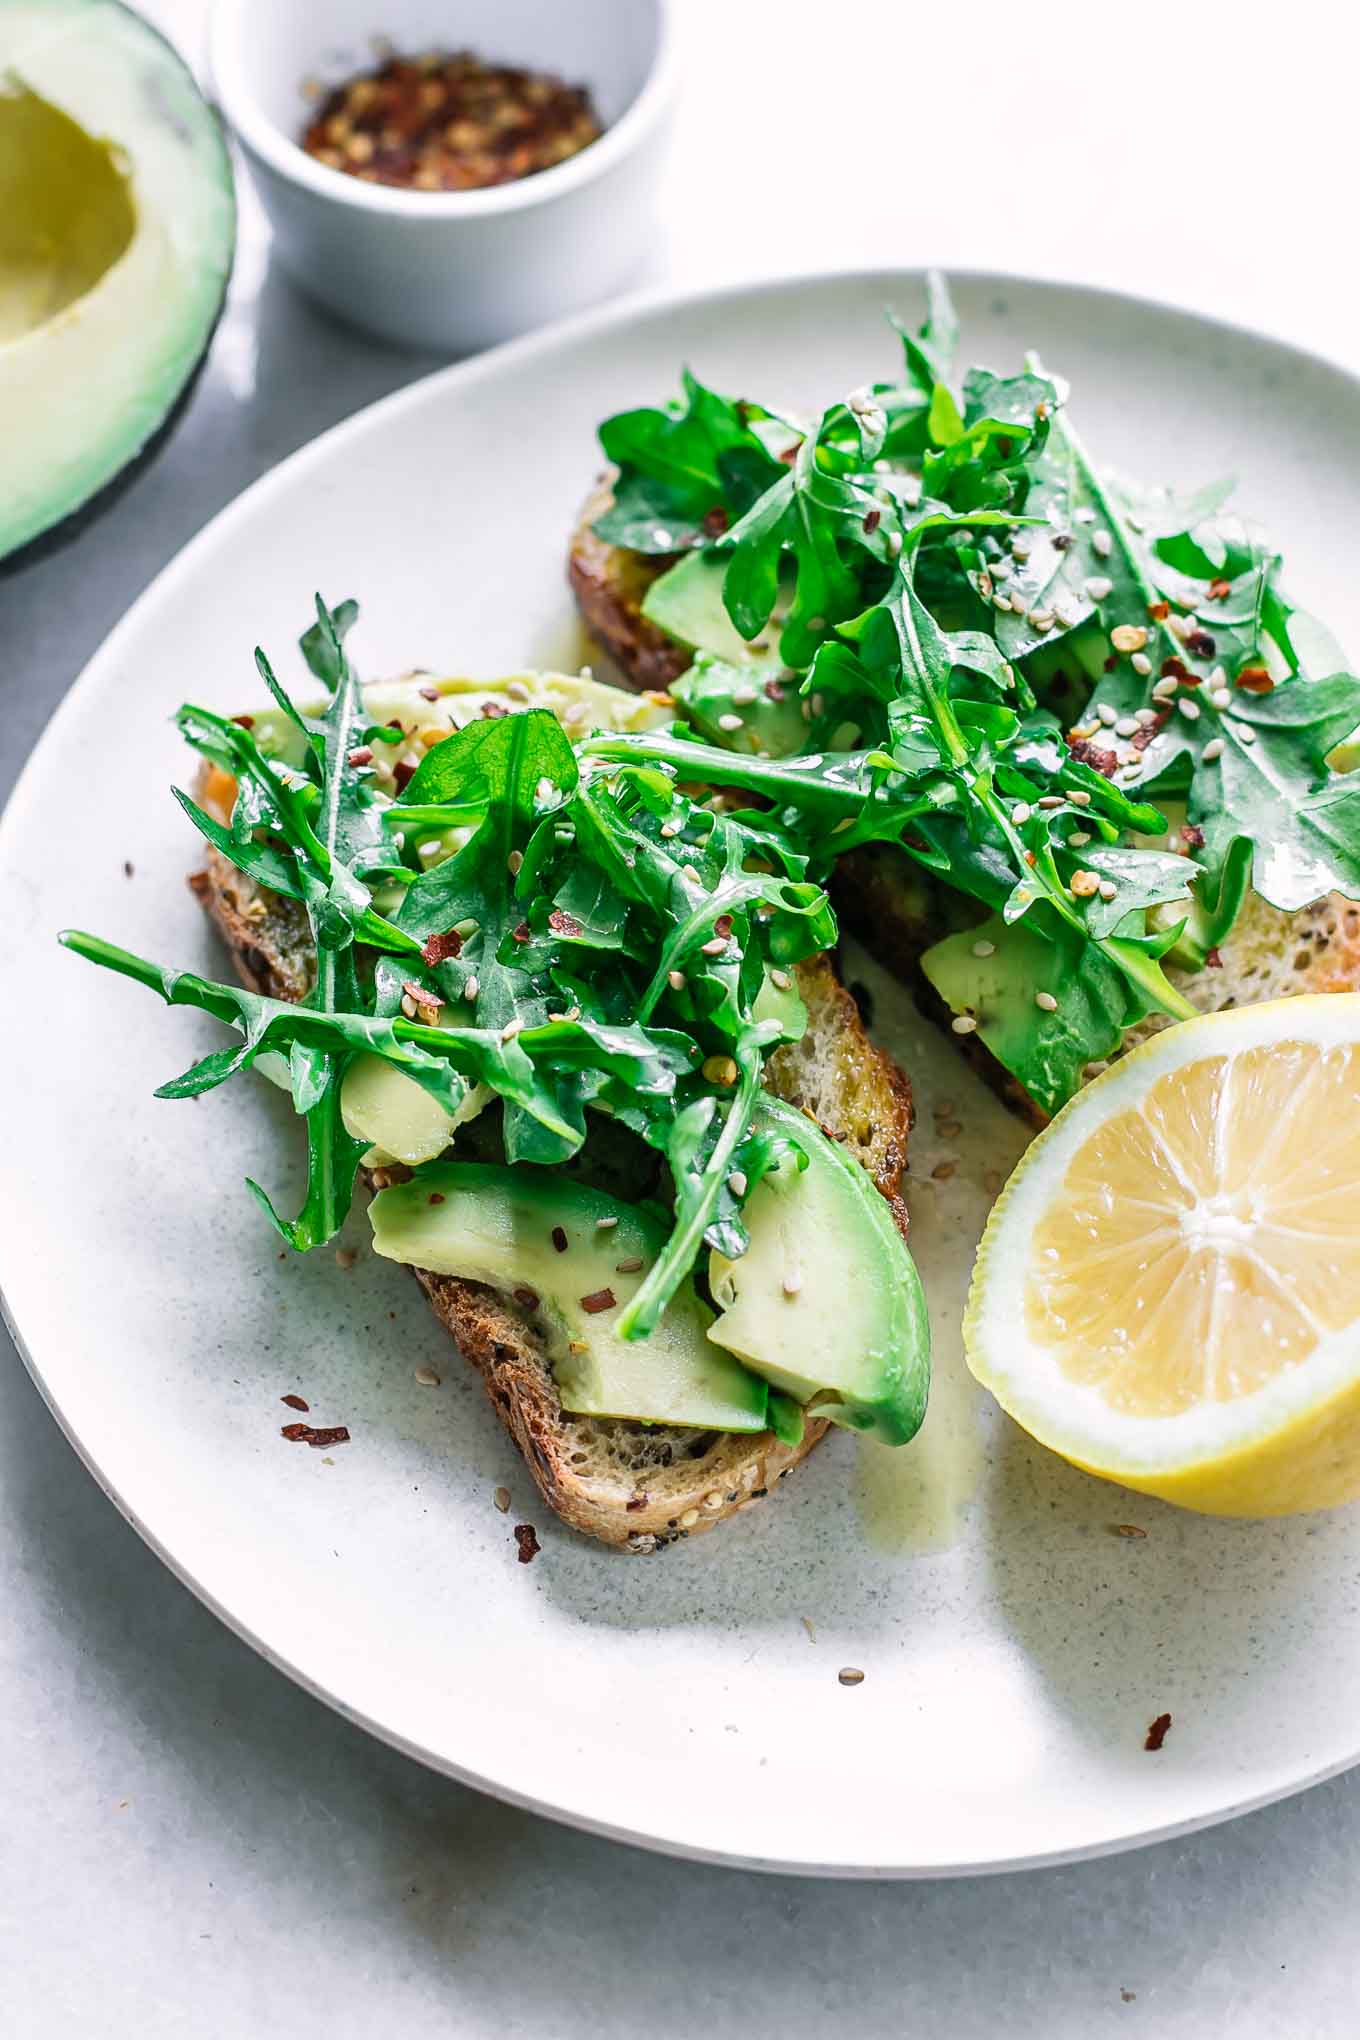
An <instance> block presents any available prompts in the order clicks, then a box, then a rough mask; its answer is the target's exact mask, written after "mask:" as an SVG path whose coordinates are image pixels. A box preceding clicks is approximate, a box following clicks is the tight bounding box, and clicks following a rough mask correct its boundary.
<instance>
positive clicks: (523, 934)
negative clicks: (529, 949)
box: [510, 921, 529, 942]
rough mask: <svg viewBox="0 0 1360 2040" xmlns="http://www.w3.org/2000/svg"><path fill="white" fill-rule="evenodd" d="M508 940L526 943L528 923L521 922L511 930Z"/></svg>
mask: <svg viewBox="0 0 1360 2040" xmlns="http://www.w3.org/2000/svg"><path fill="white" fill-rule="evenodd" d="M510 940H511V941H512V942H527V941H528V940H529V923H528V922H527V921H521V922H520V923H519V925H518V926H517V927H514V928H512V929H511V930H510Z"/></svg>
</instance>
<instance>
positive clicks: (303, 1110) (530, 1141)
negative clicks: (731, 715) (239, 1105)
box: [64, 605, 928, 1553]
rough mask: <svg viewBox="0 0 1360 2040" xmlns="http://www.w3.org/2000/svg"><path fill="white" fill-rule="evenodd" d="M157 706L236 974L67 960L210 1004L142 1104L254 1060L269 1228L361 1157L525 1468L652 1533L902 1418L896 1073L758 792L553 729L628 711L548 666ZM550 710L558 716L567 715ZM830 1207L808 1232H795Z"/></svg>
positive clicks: (895, 1434)
mask: <svg viewBox="0 0 1360 2040" xmlns="http://www.w3.org/2000/svg"><path fill="white" fill-rule="evenodd" d="M353 614H354V612H353V606H352V605H342V606H341V607H340V608H339V609H338V610H337V611H335V612H334V613H332V612H331V611H329V610H327V609H326V608H325V607H324V605H318V621H317V624H316V626H315V627H314V628H313V629H312V630H311V631H309V632H308V634H307V636H306V638H305V639H304V640H303V648H304V652H305V654H306V657H307V660H308V663H309V665H310V667H311V670H312V672H313V673H314V674H315V676H316V677H317V679H318V680H320V681H321V682H322V683H323V685H324V689H325V694H324V696H323V698H322V699H321V700H320V701H317V702H314V703H312V704H311V705H309V706H306V707H303V708H298V707H297V706H295V705H294V703H293V702H292V701H291V700H290V699H289V697H288V696H287V695H286V694H284V692H283V690H282V689H281V688H280V687H279V685H278V683H277V681H276V680H275V679H274V676H273V674H272V672H271V671H270V669H269V667H268V665H267V662H265V661H264V660H263V658H261V659H260V662H259V663H260V666H261V672H262V675H263V677H264V679H265V681H266V683H267V685H268V686H269V688H270V691H271V693H272V696H273V703H272V706H270V707H267V708H266V709H265V710H263V711H262V712H260V713H257V714H255V715H241V716H238V717H236V718H234V719H233V718H227V717H223V716H220V715H216V714H213V713H211V712H209V711H206V710H203V709H199V708H194V707H186V708H185V709H184V710H182V711H181V714H180V716H179V719H178V720H179V726H180V728H181V731H182V733H183V734H184V735H185V736H186V738H187V739H188V741H189V742H190V743H191V745H192V746H193V747H194V748H195V750H197V751H198V753H199V754H200V757H201V758H202V760H203V764H202V768H201V771H200V776H199V781H198V785H197V787H196V791H195V794H194V795H193V796H190V795H188V794H183V793H182V794H180V795H179V796H178V798H179V799H180V802H181V804H182V806H183V807H184V808H185V810H186V812H187V813H188V814H189V816H190V817H191V819H192V820H193V821H194V823H195V825H196V827H197V828H198V830H199V833H200V834H201V835H202V836H203V837H204V838H205V839H206V843H207V846H208V848H207V862H206V865H205V867H204V868H203V870H201V871H200V872H198V873H196V874H195V875H194V877H193V878H192V880H191V884H192V886H193V889H194V891H195V893H196V894H197V896H198V897H199V899H200V901H201V902H202V904H203V905H204V906H205V908H206V909H207V911H208V912H209V913H210V915H211V916H212V918H213V919H214V921H215V923H216V925H217V926H218V928H219V929H220V930H221V932H222V934H223V935H224V937H225V939H226V942H227V944H228V947H229V949H230V952H231V955H232V959H233V962H234V963H235V966H236V969H237V972H238V975H239V977H240V979H241V982H242V984H243V985H244V987H245V990H244V991H241V990H238V989H236V988H235V987H233V986H230V985H226V984H212V983H209V982H208V981H206V980H203V979H199V978H196V977H193V976H190V975H188V974H185V973H179V972H174V971H167V970H162V969H161V968H160V967H159V966H156V965H153V964H148V963H145V962H143V961H142V960H141V959H139V958H136V957H132V956H129V955H127V954H126V953H125V952H122V951H119V950H116V949H113V948H112V947H111V946H110V945H109V944H107V943H105V942H102V941H100V940H98V939H97V938H94V937H90V936H84V935H76V934H72V935H68V936H67V937H65V938H64V939H65V940H66V941H67V942H68V944H69V946H71V947H73V948H75V949H76V950H77V951H78V952H79V953H81V954H84V955H86V956H87V957H89V958H90V959H91V960H93V961H96V962H98V963H101V964H104V965H106V966H108V967H111V968H113V969H116V970H118V971H120V972H122V973H124V974H126V975H130V976H133V977H135V978H137V979H138V980H139V981H141V982H143V983H145V984H147V985H148V986H149V987H151V988H152V989H155V990H157V991H159V992H160V993H161V995H162V996H163V997H164V998H166V999H167V1001H168V1002H169V1003H172V1004H190V1005H195V1006H198V1007H199V1008H201V1009H203V1010H205V1011H207V1012H209V1013H211V1014H213V1015H215V1016H216V1017H218V1018H220V1019H222V1020H224V1021H226V1022H227V1023H228V1024H229V1025H232V1026H234V1027H236V1028H237V1029H238V1030H239V1033H240V1035H241V1036H242V1037H243V1038H242V1039H241V1040H240V1041H239V1042H238V1044H237V1045H236V1046H235V1047H232V1048H227V1049H223V1050H221V1051H220V1052H217V1053H215V1054H212V1055H209V1056H207V1057H205V1058H204V1059H203V1060H202V1061H200V1062H199V1063H197V1064H195V1065H194V1067H193V1068H192V1069H191V1070H189V1071H187V1072H186V1073H185V1074H184V1076H182V1077H181V1078H179V1079H177V1080H175V1081H174V1082H173V1083H171V1084H169V1085H166V1086H165V1087H163V1091H162V1093H161V1095H163V1096H170V1097H188V1096H195V1095H198V1094H199V1093H201V1092H202V1091H204V1090H206V1089H208V1088H211V1087H213V1086H214V1085H216V1084H217V1083H220V1082H222V1081H223V1080H224V1079H226V1078H227V1077H229V1076H231V1075H233V1074H235V1072H236V1071H238V1070H239V1069H242V1068H244V1067H247V1066H250V1065H253V1066H255V1067H256V1068H258V1069H259V1070H260V1071H261V1072H262V1073H263V1074H265V1075H267V1076H270V1077H272V1078H273V1079H274V1080H275V1081H277V1082H280V1083H281V1084H283V1085H285V1086H286V1087H287V1088H288V1089H289V1090H290V1092H291V1094H292V1097H293V1102H294V1105H295V1108H296V1109H297V1110H298V1112H299V1114H300V1115H301V1116H302V1117H303V1119H304V1121H305V1124H306V1128H307V1144H308V1155H309V1177H308V1188H307V1194H306V1198H305V1200H304V1203H303V1205H302V1208H301V1210H300V1211H299V1212H298V1214H297V1216H296V1217H294V1218H286V1217H283V1216H281V1215H280V1214H279V1213H278V1212H277V1211H276V1209H275V1208H274V1205H273V1204H272V1202H271V1201H270V1199H269V1198H268V1197H267V1195H266V1194H265V1192H264V1191H262V1190H261V1189H259V1188H258V1187H257V1186H255V1185H252V1186H251V1188H252V1190H254V1192H255V1195H256V1196H257V1198H258V1199H259V1201H260V1203H261V1204H262V1206H263V1207H264V1209H265V1211H266V1212H267V1213H268V1216H269V1218H270V1219H271V1220H272V1222H273V1224H274V1226H275V1227H276V1228H277V1230H278V1232H279V1233H280V1234H281V1235H282V1237H283V1238H284V1239H285V1240H286V1241H287V1242H288V1243H289V1244H290V1245H292V1246H294V1247H296V1248H298V1249H301V1250H306V1249H308V1248H310V1247H314V1246H317V1245H321V1244H323V1243H324V1242H325V1241H326V1240H328V1239H331V1238H333V1237H334V1236H335V1233H336V1230H337V1229H338V1227H339V1225H340V1224H341V1223H342V1222H343V1219H344V1217H345V1214H346V1211H347V1209H348V1207H349V1203H350V1199H351V1196H352V1193H353V1189H354V1186H355V1184H356V1182H357V1180H359V1178H360V1176H361V1175H362V1176H363V1177H364V1178H365V1179H366V1180H367V1183H368V1185H369V1187H370V1188H371V1189H372V1190H373V1191H374V1192H375V1195H374V1198H373V1201H372V1204H371V1205H370V1216H371V1218H372V1222H373V1229H374V1245H375V1248H376V1250H377V1251H378V1252H379V1253H381V1254H384V1255H386V1256H387V1257H389V1258H392V1259H395V1260H399V1261H401V1262H403V1263H404V1264H405V1265H408V1266H410V1267H411V1268H412V1269H413V1271H414V1272H415V1274H416V1276H417V1279H418V1280H419V1281H420V1283H421V1285H422V1287H423V1288H424V1290H425V1292H426V1294H427V1296H428V1297H429V1299H430V1302H431V1304H432V1306H433V1308H434V1310H435V1312H436V1314H437V1315H438V1317H439V1318H440V1319H441V1321H442V1322H443V1323H444V1324H445V1325H446V1327H447V1328H448V1329H449V1331H450V1332H451V1333H452V1334H453V1336H454V1338H455V1339H456V1341H457V1343H458V1344H459V1346H460V1348H461V1349H462V1350H463V1352H464V1353H465V1354H466V1356H467V1357H468V1359H469V1360H470V1361H471V1362H472V1363H473V1365H474V1366H475V1367H476V1369H477V1370H478V1372H479V1374H480V1376H481V1378H482V1380H483V1382H484V1384H485V1386H486V1388H487V1391H488V1394H489V1396H490V1399H491V1401H492V1404H493V1407H494V1408H495V1409H496V1411H497V1413H498V1415H499V1416H500V1417H501V1419H502V1421H503V1422H504V1423H505V1425H506V1427H507V1429H509V1431H510V1432H511V1434H512V1436H513V1437H514V1438H515V1441H516V1443H517V1444H518V1445H519V1447H520V1449H521V1451H522V1452H523V1454H524V1456H525V1458H526V1460H527V1462H528V1464H529V1466H530V1469H531V1471H532V1473H533V1476H534V1478H535V1480H536V1481H537V1483H538V1485H539V1487H540V1489H541V1491H542V1493H543V1494H544V1496H545V1498H546V1499H547V1500H548V1501H549V1502H550V1503H551V1505H552V1506H553V1507H554V1509H556V1510H557V1511H558V1513H559V1514H561V1515H562V1516H563V1517H564V1519H565V1520H567V1521H568V1522H569V1523H571V1524H573V1525H574V1526H575V1527H577V1528H579V1529H582V1530H584V1531H586V1532H588V1533H589V1534H591V1535H593V1536H596V1537H598V1538H601V1539H603V1540H604V1541H605V1542H608V1543H611V1544H614V1545H618V1546H621V1547H623V1548H626V1549H628V1550H631V1551H634V1552H640V1553H645V1552H651V1551H655V1550H656V1549H658V1548H659V1547H660V1546H662V1545H664V1544H665V1543H667V1542H669V1541H670V1540H671V1539H672V1538H674V1537H676V1536H685V1535H688V1534H690V1533H691V1532H693V1531H695V1530H698V1529H700V1528H706V1527H708V1526H709V1525H711V1524H713V1523H715V1522H719V1521H721V1520H722V1519H723V1518H724V1517H725V1516H726V1515H729V1514H731V1513H733V1512H734V1511H736V1510H737V1509H740V1508H743V1507H745V1506H748V1505H749V1504H750V1503H751V1502H752V1501H754V1500H757V1499H759V1498H760V1497H761V1496H762V1495H763V1494H765V1493H766V1492H767V1491H768V1489H769V1488H770V1487H771V1486H772V1485H773V1483H774V1482H775V1481H776V1480H777V1479H778V1478H779V1477H780V1476H781V1475H782V1474H783V1473H785V1472H787V1471H788V1469H789V1468H790V1467H791V1466H793V1465H794V1464H796V1463H797V1461H798V1460H799V1459H800V1458H801V1457H803V1456H804V1455H805V1453H806V1452H807V1451H808V1450H809V1449H810V1448H811V1447H812V1445H814V1444H815V1443H816V1442H817V1441H818V1439H819V1438H820V1437H821V1436H823V1435H824V1433H825V1431H826V1429H827V1427H828V1424H829V1423H831V1422H839V1423H843V1424H845V1425H847V1426H848V1427H850V1428H852V1429H856V1430H860V1431H863V1432H867V1433H869V1434H871V1435H875V1436H877V1437H880V1438H882V1439H884V1440H885V1441H887V1442H892V1443H900V1442H904V1441H905V1440H906V1439H907V1438H909V1437H910V1436H911V1435H912V1434H913V1432H914V1431H915V1429H916V1428H917V1426H918V1425H919V1423H920V1421H921V1416H922V1414H923V1412H924V1406H925V1392H926V1382H927V1377H928V1335H927V1331H926V1325H925V1318H924V1309H923V1305H922V1302H921V1297H920V1290H919V1284H918V1282H917V1280H916V1276H915V1271H914V1269H913V1267H912V1264H911V1260H910V1257H909V1255H908V1253H907V1251H906V1247H905V1244H904V1238H905V1225H906V1219H905V1208H904V1206H903V1205H902V1202H901V1199H900V1196H899V1185H900V1180H901V1176H902V1172H903V1169H904V1166H905V1159H906V1139H907V1131H908V1125H909V1119H910V1093H909V1090H908V1087H907V1085H906V1081H905V1079H904V1078H903V1077H902V1076H901V1074H900V1072H898V1071H897V1070H896V1069H895V1067H894V1066H893V1065H892V1064H891V1063H890V1061H889V1060H888V1059H887V1058H886V1057H885V1056H884V1055H882V1054H881V1053H880V1052H879V1051H878V1050H877V1049H875V1048H874V1047H873V1046H872V1045H871V1044H870V1043H869V1042H868V1040H867V1039H866V1037H865V1035H864V1033H863V1029H862V1027H861V1025H860V1022H859V1017H858V1014H857V1012H856V1009H855V1007H854V1003H853V1001H852V1000H851V999H850V998H849V997H848V995H847V994H846V993H845V991H844V990H843V989H842V987H841V986H840V984H839V983H838V981H837V979H836V977H835V974H834V972H833V970H832V968H831V965H830V963H829V961H828V959H827V956H826V954H825V951H826V949H827V947H828V945H829V943H830V942H831V941H832V940H833V939H834V935H835V923H834V917H833V916H832V915H831V912H830V909H829V907H828V904H827V902H826V899H825V895H824V893H823V892H822V891H821V889H820V888H819V887H817V886H816V885H814V884H812V883H810V882H808V881H807V880H806V879H805V878H804V877H803V876H802V869H803V863H804V859H803V854H802V852H801V851H800V850H799V848H798V846H797V845H796V844H794V843H793V842H792V841H791V840H790V839H787V838H785V836H784V835H783V833H782V832H781V831H780V830H778V829H777V828H776V829H771V828H770V827H769V826H768V824H767V823H766V822H765V821H764V820H763V818H762V817H761V816H760V815H759V813H758V812H748V811H742V810H737V811H735V812H734V811H733V810H732V808H731V807H730V805H729V804H728V803H727V802H726V801H724V800H723V799H722V798H721V797H718V798H717V799H713V798H712V797H711V796H708V795H706V794H702V791H701V789H698V788H693V787H689V786H686V788H684V789H682V788H681V786H680V785H679V784H678V782H677V780H676V777H675V775H674V774H673V773H671V772H668V771H667V770H665V769H664V768H661V769H658V768H656V767H653V766H645V767H642V768H635V767H632V766H626V767H622V768H620V767H616V766H614V765H612V764H610V763H608V762H607V761H605V760H596V759H595V758H594V757H593V755H592V753H591V748H590V747H591V745H592V744H593V743H595V742H597V741H603V740H605V739H607V738H609V737H610V736H614V735H617V734H620V733H627V732H629V731H638V730H641V729H644V728H646V727H647V726H648V724H649V723H655V722H661V721H664V720H666V718H665V717H664V716H663V715H662V713H661V711H660V710H658V709H657V708H656V707H655V706H654V705H652V704H649V703H647V702H645V701H639V700H637V699H636V698H634V697H632V696H629V695H627V694H623V693H620V692H618V691H617V690H614V689H610V688H605V687H601V686H598V685H596V684H594V683H592V682H591V681H590V680H589V679H580V680H575V679H568V678H565V677H562V676H555V675H523V676H517V677H514V678H511V679H509V680H507V681H504V682H502V683H499V684H496V685H492V686H477V685H474V684H473V683H470V682H466V681H459V680H439V679H435V678H433V677H431V676H425V675H417V676H412V677H411V678H409V679H407V680H405V681H400V682H391V683H379V684H377V685H373V686H370V687H367V688H361V687H360V685H359V683H358V680H357V678H356V676H355V674H354V672H353V668H352V666H351V664H350V661H349V659H348V658H347V656H346V654H345V651H344V647H343V637H344V634H345V631H346V629H347V628H348V625H349V624H350V622H351V621H352V620H353ZM573 738H575V739H576V741H575V742H574V743H573V741H572V740H573ZM828 1228H831V1229H834V1233H835V1239H834V1245H831V1244H829V1243H828V1241H827V1239H826V1237H825V1235H826V1232H827V1229H828Z"/></svg>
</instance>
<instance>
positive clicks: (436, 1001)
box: [401, 978, 444, 1010]
mask: <svg viewBox="0 0 1360 2040" xmlns="http://www.w3.org/2000/svg"><path fill="white" fill-rule="evenodd" d="M401 988H402V990H403V992H405V994H406V996H407V998H408V999H410V1000H411V1001H412V1002H413V1003H414V1004H415V1005H417V1006H429V1007H431V1008H432V1009H435V1010H437V1009H438V1008H439V1007H440V1006H442V1005H443V1004H444V1000H443V999H441V998H440V996H439V994H438V992H432V991H431V990H430V988H429V986H428V985H418V984H417V983H416V981H415V979H414V978H403V979H402V982H401Z"/></svg>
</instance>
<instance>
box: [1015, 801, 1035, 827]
mask: <svg viewBox="0 0 1360 2040" xmlns="http://www.w3.org/2000/svg"><path fill="white" fill-rule="evenodd" d="M1032 812H1033V810H1032V809H1031V808H1030V806H1029V803H1028V802H1027V801H1023V800H1018V801H1017V802H1016V803H1015V806H1014V807H1013V808H1012V809H1011V820H1012V821H1013V822H1015V823H1017V824H1019V823H1021V822H1027V821H1028V820H1029V818H1030V815H1031V813H1032Z"/></svg>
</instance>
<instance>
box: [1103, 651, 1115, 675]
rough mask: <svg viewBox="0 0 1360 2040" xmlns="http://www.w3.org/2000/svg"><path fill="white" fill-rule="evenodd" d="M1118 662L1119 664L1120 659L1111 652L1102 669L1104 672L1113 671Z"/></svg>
mask: <svg viewBox="0 0 1360 2040" xmlns="http://www.w3.org/2000/svg"><path fill="white" fill-rule="evenodd" d="M1118 664H1119V661H1118V659H1117V658H1116V657H1115V655H1114V653H1113V652H1111V653H1110V656H1109V658H1108V659H1107V660H1106V661H1105V664H1104V666H1103V667H1102V668H1101V671H1102V672H1104V673H1113V671H1114V669H1115V667H1116V666H1117V665H1118Z"/></svg>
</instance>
